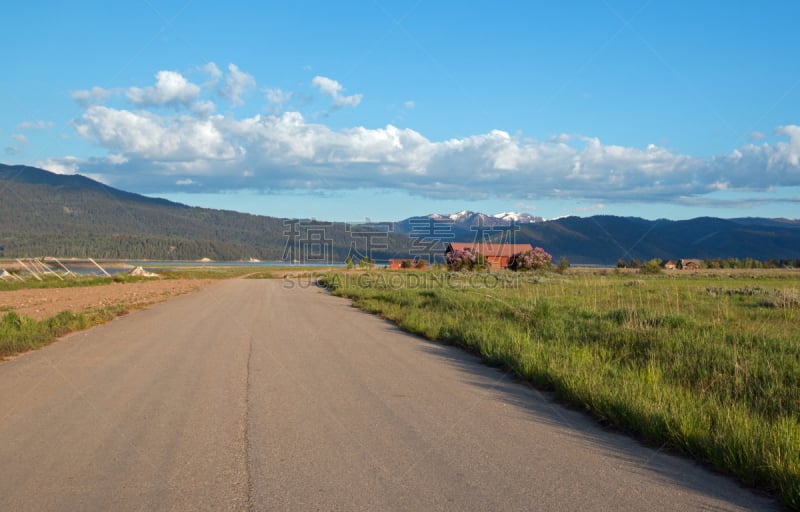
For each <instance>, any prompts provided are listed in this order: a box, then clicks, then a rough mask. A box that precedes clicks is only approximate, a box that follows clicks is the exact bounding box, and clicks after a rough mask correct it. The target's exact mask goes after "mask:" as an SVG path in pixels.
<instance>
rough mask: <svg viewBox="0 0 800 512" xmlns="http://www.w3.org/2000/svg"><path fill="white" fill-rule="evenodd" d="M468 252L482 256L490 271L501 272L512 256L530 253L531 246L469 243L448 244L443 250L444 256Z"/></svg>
mask: <svg viewBox="0 0 800 512" xmlns="http://www.w3.org/2000/svg"><path fill="white" fill-rule="evenodd" d="M467 250H468V251H470V252H472V253H473V254H478V253H480V254H483V256H484V257H485V258H486V261H487V262H488V263H489V267H490V268H491V269H492V270H502V269H504V268H506V267H507V266H508V260H509V259H510V258H511V256H512V255H514V254H518V253H521V252H527V251H532V250H533V247H532V246H531V244H500V243H498V244H490V243H482V244H478V243H470V242H450V243H449V244H447V247H446V248H445V251H444V253H445V255H447V254H450V253H452V252H455V251H467Z"/></svg>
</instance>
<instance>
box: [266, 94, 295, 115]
mask: <svg viewBox="0 0 800 512" xmlns="http://www.w3.org/2000/svg"><path fill="white" fill-rule="evenodd" d="M264 95H265V96H266V98H267V101H269V102H270V104H271V106H272V110H273V112H276V113H277V112H281V111H282V110H283V107H284V106H285V105H286V104H287V103H289V101H291V99H292V97H293V96H294V93H292V92H291V91H284V90H281V89H272V88H269V89H266V90H265V91H264Z"/></svg>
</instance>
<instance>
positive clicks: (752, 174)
mask: <svg viewBox="0 0 800 512" xmlns="http://www.w3.org/2000/svg"><path fill="white" fill-rule="evenodd" d="M206 68H207V69H206V72H207V73H208V74H210V75H214V70H215V69H216V70H217V71H219V69H218V68H216V66H213V67H211V65H210V64H209V65H206ZM219 77H220V79H222V77H224V87H223V89H224V91H225V93H226V94H227V95H228V97H229V98H230V99H231V102H232V103H241V102H243V95H244V94H245V93H246V92H247V90H249V89H250V88H252V87H255V79H253V78H252V77H251V76H250V75H248V74H247V73H243V72H241V71H239V69H238V68H237V67H236V66H235V65H233V64H231V65H230V66H229V67H228V72H226V73H222V72H220V74H219ZM312 85H313V86H314V87H315V88H317V89H318V90H319V91H320V92H321V93H323V94H325V95H328V96H330V97H331V98H332V99H333V103H334V105H336V106H344V105H356V104H358V101H360V98H361V96H360V95H353V96H343V95H342V91H343V87H342V85H341V84H340V83H339V82H337V81H335V80H332V79H330V78H327V77H323V76H316V77H314V79H313V80H312ZM131 90H134V89H133V88H132V89H127V91H128V92H129V93H130V91H131ZM92 91H94V92H92ZM79 92H80V93H81V94H77V93H75V94H74V95H73V96H74V97H77V99H79V100H80V101H84V105H85V109H84V110H83V112H82V115H81V117H79V118H78V119H76V120H74V121H73V123H72V125H73V127H74V128H75V130H76V132H77V133H78V135H79V136H80V137H82V138H84V139H86V140H89V141H92V142H94V143H96V144H98V145H99V146H100V147H102V148H105V149H106V150H107V151H108V152H109V156H107V157H103V158H97V159H90V160H85V161H79V162H78V161H74V160H63V159H53V161H51V162H49V165H51V166H57V165H61V166H62V167H63V169H77V168H79V169H80V170H81V172H82V173H93V174H102V175H104V176H105V177H106V179H107V180H108V181H109V182H111V183H113V184H114V185H115V186H119V187H121V188H125V189H129V190H133V191H138V192H169V191H172V190H176V187H179V186H182V187H183V188H184V189H185V188H186V187H185V185H188V184H190V183H189V182H188V181H186V180H192V182H191V185H193V186H192V187H191V190H193V191H204V192H214V191H219V190H235V189H237V188H247V189H260V190H288V189H328V190H335V189H354V188H379V189H394V190H403V191H406V192H408V193H411V194H415V195H420V196H427V197H437V198H451V199H465V200H468V199H477V198H488V197H503V198H508V199H516V200H519V201H523V202H529V201H531V200H535V199H540V198H547V197H549V198H576V199H583V200H585V201H586V202H587V203H589V204H595V203H597V204H605V203H607V202H609V201H612V200H613V201H684V202H685V201H687V200H689V199H691V198H697V197H702V196H704V195H708V194H712V193H713V192H715V191H720V190H726V191H765V190H771V189H774V188H776V187H785V186H800V126H795V125H787V126H782V127H779V128H777V129H776V131H775V135H776V136H777V137H778V139H779V140H778V142H774V143H766V142H763V141H762V143H761V144H760V145H756V144H754V143H751V144H747V145H745V146H742V147H740V148H737V149H735V150H733V151H731V152H730V153H729V154H726V155H718V156H716V157H713V158H707V159H700V158H695V157H691V156H687V155H681V154H678V153H675V152H672V151H670V150H668V149H666V148H663V147H659V146H655V145H649V146H647V147H645V148H635V147H627V146H621V145H614V144H607V143H604V142H602V141H601V140H600V139H598V138H596V137H587V136H583V135H578V134H572V135H566V134H562V135H557V136H554V137H552V138H551V139H549V140H546V141H538V140H531V139H525V138H522V137H520V136H514V135H511V134H509V133H507V132H505V131H502V130H493V131H490V132H488V133H483V134H477V135H473V136H470V137H463V138H454V139H449V140H443V141H431V140H429V139H427V138H426V137H425V136H424V135H423V134H421V133H419V132H418V131H415V130H412V129H401V128H398V127H396V126H394V125H392V124H389V125H387V126H385V127H382V128H374V127H363V126H356V127H352V128H346V129H340V130H334V129H331V128H330V127H328V126H326V125H325V124H322V123H318V122H311V121H309V120H308V119H307V118H306V117H304V116H303V115H302V114H301V113H300V112H296V111H284V108H285V105H286V104H287V103H289V102H293V103H296V102H299V100H298V97H297V96H293V94H292V93H291V92H287V91H283V90H281V89H275V88H271V89H264V96H261V101H262V102H265V101H266V102H268V104H267V105H264V108H262V109H261V111H262V112H263V111H269V112H271V114H270V115H256V116H252V117H245V118H240V117H237V116H236V115H235V114H233V113H230V112H229V113H224V114H222V113H216V112H215V108H214V104H213V103H212V102H211V101H209V100H207V99H206V98H205V96H204V95H205V94H208V91H203V90H201V89H200V88H199V87H197V86H195V85H194V84H191V83H190V82H188V81H187V80H186V79H185V78H183V77H182V76H180V75H179V74H177V73H174V72H161V73H159V75H157V83H156V85H155V86H154V87H150V88H147V89H137V90H135V92H134V93H133V98H132V99H134V98H135V99H136V101H137V102H138V107H139V109H138V110H136V111H133V110H129V109H125V108H122V107H121V106H119V105H116V106H111V105H99V104H96V102H97V101H98V100H104V99H106V98H107V97H108V96H109V92H108V91H106V90H104V89H100V88H94V89H92V90H90V91H79ZM129 96H130V95H129ZM166 104H181V105H186V106H187V107H189V108H188V109H187V110H182V111H173V110H164V109H158V110H157V111H155V110H152V109H148V108H147V107H149V106H157V105H166ZM129 106H130V105H129ZM404 106H405V107H406V108H410V106H409V105H404ZM270 107H271V108H270ZM32 123H35V122H32ZM31 126H32V127H33V126H34V125H33V124H31ZM17 142H20V141H19V140H18V141H17ZM9 147H11V146H9ZM9 147H7V148H6V150H7V151H9ZM12 149H14V150H18V148H17V147H16V145H15V146H13V147H12ZM179 182H181V183H179Z"/></svg>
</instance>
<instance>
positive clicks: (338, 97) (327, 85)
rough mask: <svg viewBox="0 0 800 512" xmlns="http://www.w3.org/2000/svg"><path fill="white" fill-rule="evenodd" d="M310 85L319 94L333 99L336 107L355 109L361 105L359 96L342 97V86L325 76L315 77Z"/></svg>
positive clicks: (360, 96)
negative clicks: (318, 91)
mask: <svg viewBox="0 0 800 512" xmlns="http://www.w3.org/2000/svg"><path fill="white" fill-rule="evenodd" d="M311 85H313V86H314V87H316V88H318V89H319V90H320V92H321V93H323V94H327V95H328V96H330V97H331V98H333V104H334V105H335V106H337V107H355V106H357V105H358V104H359V103H361V98H362V95H361V94H353V95H352V96H342V94H341V92H342V89H343V87H342V84H340V83H339V82H337V81H336V80H333V79H331V78H328V77H325V76H315V77H314V78H312V79H311Z"/></svg>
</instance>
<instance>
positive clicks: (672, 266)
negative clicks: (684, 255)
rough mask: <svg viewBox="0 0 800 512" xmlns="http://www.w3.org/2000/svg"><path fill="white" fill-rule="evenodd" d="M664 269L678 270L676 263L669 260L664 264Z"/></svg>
mask: <svg viewBox="0 0 800 512" xmlns="http://www.w3.org/2000/svg"><path fill="white" fill-rule="evenodd" d="M664 268H665V269H667V270H675V269H676V268H678V263H677V262H675V261H674V260H669V261H668V262H666V263H664Z"/></svg>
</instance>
